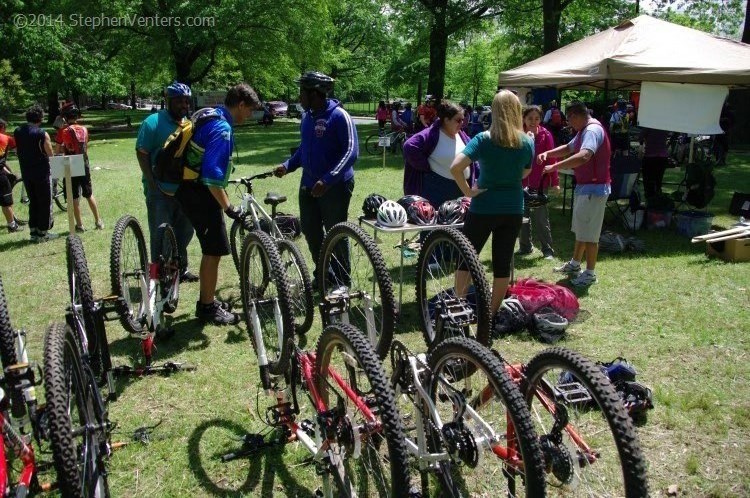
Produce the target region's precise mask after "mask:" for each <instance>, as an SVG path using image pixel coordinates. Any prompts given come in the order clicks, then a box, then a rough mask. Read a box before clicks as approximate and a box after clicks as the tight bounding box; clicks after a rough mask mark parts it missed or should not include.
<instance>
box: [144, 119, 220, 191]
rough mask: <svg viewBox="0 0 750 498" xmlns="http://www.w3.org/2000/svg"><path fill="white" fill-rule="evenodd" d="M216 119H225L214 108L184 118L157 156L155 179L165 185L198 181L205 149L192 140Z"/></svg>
mask: <svg viewBox="0 0 750 498" xmlns="http://www.w3.org/2000/svg"><path fill="white" fill-rule="evenodd" d="M214 119H223V118H222V116H221V114H219V113H218V112H217V111H216V109H212V108H206V109H201V110H200V111H198V112H196V113H195V114H193V116H192V117H191V118H190V119H183V120H182V121H181V122H180V123H179V124H178V125H177V128H176V129H175V131H173V132H172V133H171V134H170V135H169V137H167V140H166V141H165V142H164V146H162V148H161V149H159V152H158V153H157V154H156V162H155V164H154V178H156V179H157V180H159V181H160V182H166V183H180V182H189V181H195V180H197V179H198V178H199V177H200V173H201V162H202V158H203V148H202V147H200V146H199V145H198V144H196V143H195V142H194V141H193V135H195V133H196V132H197V131H198V129H199V128H200V127H201V126H203V125H204V124H206V123H207V122H209V121H212V120H214Z"/></svg>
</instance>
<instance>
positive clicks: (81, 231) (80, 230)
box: [76, 225, 86, 233]
mask: <svg viewBox="0 0 750 498" xmlns="http://www.w3.org/2000/svg"><path fill="white" fill-rule="evenodd" d="M85 231H86V229H85V228H83V225H76V233H83V232H85Z"/></svg>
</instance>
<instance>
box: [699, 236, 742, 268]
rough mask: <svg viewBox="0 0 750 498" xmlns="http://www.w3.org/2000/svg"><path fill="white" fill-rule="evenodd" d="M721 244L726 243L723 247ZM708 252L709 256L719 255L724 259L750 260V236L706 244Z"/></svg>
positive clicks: (735, 260)
mask: <svg viewBox="0 0 750 498" xmlns="http://www.w3.org/2000/svg"><path fill="white" fill-rule="evenodd" d="M721 244H724V247H723V248H722V247H721ZM719 249H721V250H719ZM706 254H708V255H709V256H718V257H720V258H721V259H723V260H724V261H733V262H736V263H739V262H741V261H750V237H745V238H744V239H732V240H725V241H723V242H714V243H713V244H706Z"/></svg>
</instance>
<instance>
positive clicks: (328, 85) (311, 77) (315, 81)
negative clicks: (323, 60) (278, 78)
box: [295, 71, 335, 95]
mask: <svg viewBox="0 0 750 498" xmlns="http://www.w3.org/2000/svg"><path fill="white" fill-rule="evenodd" d="M334 81H335V80H334V79H333V78H331V77H330V76H328V75H327V74H323V73H320V72H318V71H308V72H306V73H305V74H303V75H302V76H300V78H299V79H297V80H295V82H296V83H297V84H298V85H299V86H300V88H303V89H305V90H317V91H319V92H321V93H324V94H326V95H328V93H330V92H331V90H333V82H334Z"/></svg>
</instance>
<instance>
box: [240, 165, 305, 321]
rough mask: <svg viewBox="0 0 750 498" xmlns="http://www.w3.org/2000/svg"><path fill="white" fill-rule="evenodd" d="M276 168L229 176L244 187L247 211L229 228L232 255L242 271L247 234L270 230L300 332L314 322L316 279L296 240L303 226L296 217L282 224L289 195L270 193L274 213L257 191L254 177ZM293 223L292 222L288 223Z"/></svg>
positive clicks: (268, 196) (270, 173)
mask: <svg viewBox="0 0 750 498" xmlns="http://www.w3.org/2000/svg"><path fill="white" fill-rule="evenodd" d="M271 176H273V172H272V171H270V172H267V173H260V174H257V175H253V176H249V177H244V178H238V179H235V180H229V183H232V184H236V185H237V188H238V189H239V188H241V187H244V188H245V192H243V193H242V195H241V198H242V204H241V206H242V210H243V212H245V213H247V217H246V218H245V220H244V221H242V222H241V221H239V220H235V221H234V222H233V223H232V227H231V229H230V231H229V247H230V248H231V250H232V259H233V260H234V265H235V268H236V269H237V272H238V273H239V272H240V251H239V249H240V248H241V247H242V241H243V239H244V237H245V234H246V233H248V232H250V231H251V230H253V229H255V228H260V230H262V231H264V232H266V233H267V234H269V235H270V236H271V238H272V239H273V240H275V241H276V244H277V245H278V248H279V253H280V255H281V259H282V266H283V267H284V269H285V271H286V273H287V276H288V278H289V284H290V291H291V299H292V306H293V309H294V323H295V330H296V331H297V333H298V334H305V333H306V332H307V331H308V330H310V327H311V326H312V322H313V318H314V314H315V303H314V302H313V293H312V282H311V280H310V271H309V270H308V268H307V263H306V262H305V258H304V256H302V253H301V252H300V250H299V248H297V246H296V245H295V244H294V242H292V240H291V239H295V238H297V237H298V236H299V235H300V230H299V226H298V225H297V224H296V223H295V222H294V220H293V221H292V222H291V223H289V224H286V225H282V226H280V224H279V216H280V215H279V213H278V212H277V211H276V209H277V207H278V205H279V204H281V203H283V202H286V196H282V195H278V194H273V193H270V192H269V193H267V194H266V197H265V199H264V201H263V202H264V203H265V204H268V205H270V206H271V215H270V216H269V214H268V213H267V212H266V211H265V210H264V209H263V207H262V206H261V205H260V203H259V202H258V200H257V199H256V198H255V196H254V195H253V180H258V179H264V178H269V177H271ZM288 225H291V226H288Z"/></svg>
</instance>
